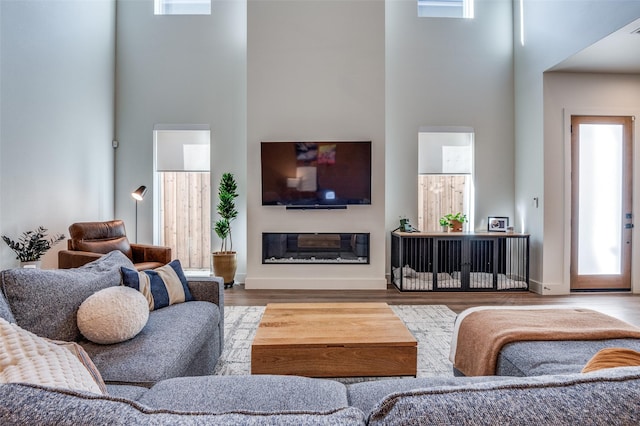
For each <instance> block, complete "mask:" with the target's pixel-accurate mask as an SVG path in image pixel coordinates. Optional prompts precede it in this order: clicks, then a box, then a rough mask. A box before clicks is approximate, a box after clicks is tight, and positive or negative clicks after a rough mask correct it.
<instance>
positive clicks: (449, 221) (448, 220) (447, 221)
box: [440, 212, 469, 232]
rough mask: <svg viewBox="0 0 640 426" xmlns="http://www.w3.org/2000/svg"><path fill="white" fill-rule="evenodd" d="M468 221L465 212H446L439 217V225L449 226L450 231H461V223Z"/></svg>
mask: <svg viewBox="0 0 640 426" xmlns="http://www.w3.org/2000/svg"><path fill="white" fill-rule="evenodd" d="M468 221H469V219H467V215H466V214H462V213H460V212H458V213H456V214H453V213H448V214H446V215H444V216H442V217H441V218H440V225H441V226H445V227H447V228H449V231H450V232H462V224H463V223H466V222H468Z"/></svg>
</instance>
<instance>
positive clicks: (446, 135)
mask: <svg viewBox="0 0 640 426" xmlns="http://www.w3.org/2000/svg"><path fill="white" fill-rule="evenodd" d="M473 136H474V133H473V130H472V129H468V128H462V129H459V128H455V129H449V128H430V129H428V130H425V131H420V133H419V134H418V229H419V230H421V231H424V232H433V231H440V230H442V227H441V226H440V218H441V217H442V216H444V215H446V214H448V213H452V214H455V213H458V212H460V213H463V214H466V215H467V217H468V218H469V223H473V218H472V212H473V209H472V202H473Z"/></svg>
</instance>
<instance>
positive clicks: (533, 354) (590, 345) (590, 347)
mask: <svg viewBox="0 0 640 426" xmlns="http://www.w3.org/2000/svg"><path fill="white" fill-rule="evenodd" d="M604 348H629V349H633V350H636V351H640V339H609V340H571V341H569V340H560V341H535V342H516V343H510V344H508V345H505V346H504V347H503V348H502V350H501V351H500V355H499V356H498V361H497V364H496V375H498V376H518V377H530V376H542V375H545V374H571V373H579V372H581V371H582V368H583V367H584V366H585V365H586V364H587V361H589V360H590V359H591V357H592V356H594V355H595V354H596V353H597V352H598V351H599V350H600V349H604Z"/></svg>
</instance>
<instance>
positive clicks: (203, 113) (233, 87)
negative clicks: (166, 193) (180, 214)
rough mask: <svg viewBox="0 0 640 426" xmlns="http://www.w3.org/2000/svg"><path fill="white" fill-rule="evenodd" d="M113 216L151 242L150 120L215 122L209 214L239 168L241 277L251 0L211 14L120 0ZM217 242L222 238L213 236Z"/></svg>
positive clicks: (229, 0)
mask: <svg viewBox="0 0 640 426" xmlns="http://www.w3.org/2000/svg"><path fill="white" fill-rule="evenodd" d="M117 21H118V24H117V34H118V49H117V63H118V66H117V81H118V85H117V101H116V105H117V117H116V130H117V134H116V137H117V139H118V141H119V142H120V147H119V148H118V149H117V152H116V163H117V166H116V167H117V174H116V183H115V187H116V216H117V217H118V218H121V219H123V220H124V221H125V224H126V226H127V232H128V233H129V235H133V234H135V203H134V200H133V199H132V198H131V195H130V194H131V192H132V191H133V190H135V189H136V188H137V187H138V186H140V185H146V186H147V188H149V192H148V193H147V195H146V196H145V199H144V201H142V202H140V203H139V205H138V216H139V217H138V225H139V228H140V229H139V232H138V240H139V242H140V243H152V242H153V219H152V218H153V210H152V207H153V202H152V201H153V197H155V196H156V195H157V194H156V191H155V189H154V188H153V127H154V125H155V124H208V125H209V126H210V128H211V174H212V191H213V194H212V195H213V196H214V197H212V204H213V205H212V206H211V209H212V220H216V219H217V216H216V214H215V205H216V204H217V198H215V195H216V194H217V188H218V182H219V180H220V177H221V175H222V173H224V172H231V173H234V175H235V176H236V180H237V182H238V190H239V193H240V197H239V198H238V199H237V203H236V204H237V207H238V210H239V211H240V215H239V217H238V219H237V220H236V221H235V223H234V228H233V241H234V249H236V250H237V251H238V263H239V265H238V277H239V279H238V281H242V280H243V276H244V271H245V265H246V261H245V258H246V246H245V241H246V235H245V229H246V228H245V226H246V215H245V212H246V208H245V206H244V204H245V200H246V179H245V177H246V162H245V161H244V159H245V156H246V2H245V1H244V0H216V1H213V2H212V7H211V15H210V16H186V15H185V16H155V15H154V14H153V0H119V1H118V10H117ZM212 244H213V247H217V246H218V244H219V242H218V240H217V237H216V239H214V240H213V241H212Z"/></svg>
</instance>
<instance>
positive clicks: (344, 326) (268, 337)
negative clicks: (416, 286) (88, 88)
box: [251, 303, 418, 377]
mask: <svg viewBox="0 0 640 426" xmlns="http://www.w3.org/2000/svg"><path fill="white" fill-rule="evenodd" d="M417 356H418V342H417V341H416V339H415V338H414V337H413V335H412V334H411V333H410V332H409V330H407V327H405V325H404V323H403V322H402V321H401V320H400V318H398V317H397V316H396V314H395V313H394V312H393V311H392V310H391V308H389V306H388V305H387V304H386V303H270V304H268V305H267V308H266V310H265V312H264V315H263V316H262V320H261V321H260V325H259V326H258V330H257V332H256V336H255V338H254V340H253V344H252V345H251V373H252V374H291V375H299V376H307V377H361V376H415V375H416V368H417Z"/></svg>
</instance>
